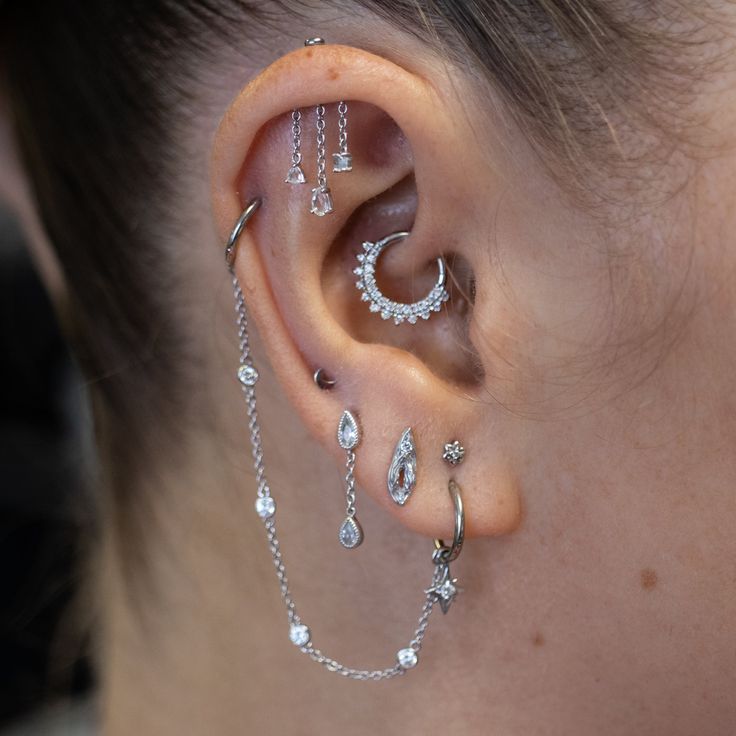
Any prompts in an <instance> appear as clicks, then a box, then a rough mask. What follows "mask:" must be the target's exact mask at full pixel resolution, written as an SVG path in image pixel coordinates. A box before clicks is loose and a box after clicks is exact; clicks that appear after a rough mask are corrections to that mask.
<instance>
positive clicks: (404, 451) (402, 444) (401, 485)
mask: <svg viewBox="0 0 736 736" xmlns="http://www.w3.org/2000/svg"><path fill="white" fill-rule="evenodd" d="M416 482H417V451H416V447H415V445H414V435H413V434H412V432H411V427H407V428H406V429H405V430H404V433H403V434H402V435H401V439H400V440H399V441H398V443H397V444H396V449H395V450H394V456H393V458H392V459H391V465H390V466H389V468H388V492H389V495H390V496H391V498H392V500H393V501H394V503H397V504H398V505H399V506H403V505H404V504H405V503H406V502H407V501H408V500H409V496H411V494H412V491H413V490H414V486H415V485H416Z"/></svg>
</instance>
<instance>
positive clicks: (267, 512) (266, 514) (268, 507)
mask: <svg viewBox="0 0 736 736" xmlns="http://www.w3.org/2000/svg"><path fill="white" fill-rule="evenodd" d="M256 513H257V514H258V516H260V517H261V519H268V518H270V517H271V516H273V515H274V514H275V513H276V501H274V500H273V498H271V496H259V497H258V498H257V499H256Z"/></svg>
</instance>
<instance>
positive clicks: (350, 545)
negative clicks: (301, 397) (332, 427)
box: [337, 409, 363, 549]
mask: <svg viewBox="0 0 736 736" xmlns="http://www.w3.org/2000/svg"><path fill="white" fill-rule="evenodd" d="M337 443H338V444H339V445H340V447H342V449H343V450H345V452H346V453H347V457H346V461H345V467H346V468H347V474H346V475H345V521H343V523H342V524H341V525H340V529H339V531H338V533H337V538H338V539H339V540H340V544H341V545H342V546H343V547H345V549H355V548H356V547H359V546H360V545H361V543H362V542H363V528H362V527H361V526H360V522H359V521H358V519H357V518H356V517H355V475H354V472H355V448H356V447H357V446H358V444H359V443H360V427H359V426H358V420H357V419H356V418H355V416H354V415H353V413H352V412H350V411H348V410H347V409H345V411H344V412H343V413H342V416H341V417H340V423H339V424H338V425H337Z"/></svg>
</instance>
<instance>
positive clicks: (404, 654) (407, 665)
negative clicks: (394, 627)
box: [396, 647, 419, 670]
mask: <svg viewBox="0 0 736 736" xmlns="http://www.w3.org/2000/svg"><path fill="white" fill-rule="evenodd" d="M396 659H397V660H398V661H399V666H400V667H402V668H403V669H405V670H410V669H411V668H412V667H416V666H417V662H418V661H419V660H418V657H417V653H416V652H415V651H414V650H413V649H412V648H411V647H407V648H406V649H399V651H398V652H397V653H396Z"/></svg>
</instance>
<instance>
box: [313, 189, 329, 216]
mask: <svg viewBox="0 0 736 736" xmlns="http://www.w3.org/2000/svg"><path fill="white" fill-rule="evenodd" d="M332 210H333V206H332V194H330V190H329V189H328V188H327V187H315V188H314V189H312V202H311V206H310V208H309V211H310V212H311V213H312V214H313V215H317V217H324V216H325V215H329V214H330V212H332Z"/></svg>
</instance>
